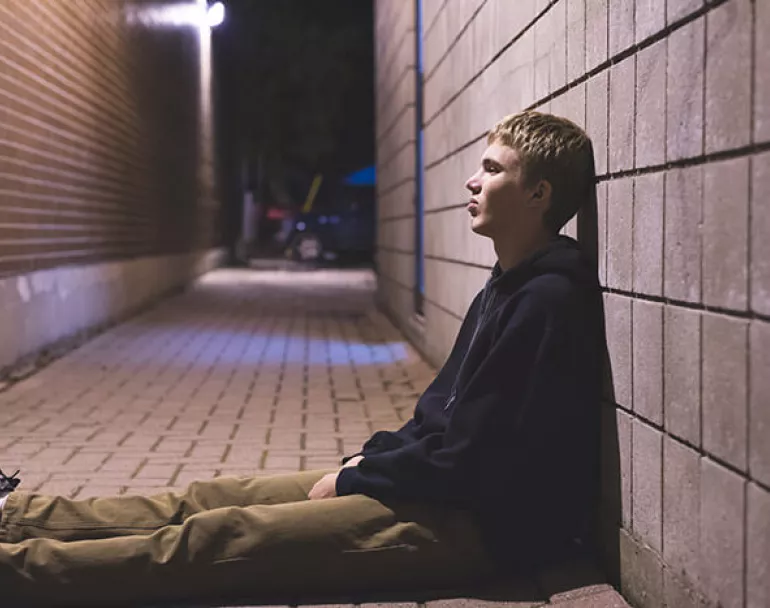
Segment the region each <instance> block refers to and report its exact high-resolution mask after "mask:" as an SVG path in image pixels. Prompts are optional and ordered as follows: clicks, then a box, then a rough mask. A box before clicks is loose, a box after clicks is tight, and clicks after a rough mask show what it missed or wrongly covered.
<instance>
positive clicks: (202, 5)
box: [125, 0, 225, 29]
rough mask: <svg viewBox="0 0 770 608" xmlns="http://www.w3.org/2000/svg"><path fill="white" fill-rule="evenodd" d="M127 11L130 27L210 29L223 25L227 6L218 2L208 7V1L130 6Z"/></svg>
mask: <svg viewBox="0 0 770 608" xmlns="http://www.w3.org/2000/svg"><path fill="white" fill-rule="evenodd" d="M125 10H126V12H125V18H126V21H127V22H128V23H129V24H130V25H143V26H146V27H153V28H169V27H170V28H176V27H186V26H190V27H197V28H200V29H208V28H213V27H217V26H218V25H221V24H222V23H223V22H224V20H225V5H224V4H222V3H221V2H216V3H215V4H212V5H211V6H208V2H206V0H197V2H194V3H179V4H169V5H166V6H131V5H129V6H128V7H127V8H126V9H125Z"/></svg>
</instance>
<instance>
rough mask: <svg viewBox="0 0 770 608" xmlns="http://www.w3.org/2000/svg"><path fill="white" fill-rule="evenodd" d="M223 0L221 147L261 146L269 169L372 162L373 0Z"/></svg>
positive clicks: (240, 151) (233, 151) (338, 168)
mask: <svg viewBox="0 0 770 608" xmlns="http://www.w3.org/2000/svg"><path fill="white" fill-rule="evenodd" d="M225 5H226V9H227V18H226V21H225V23H224V24H223V25H221V26H220V27H219V28H217V29H216V30H215V32H214V61H215V71H216V77H217V79H218V107H219V119H220V140H221V141H220V143H221V145H222V146H224V147H225V148H228V149H227V150H226V155H227V156H234V157H240V158H243V156H244V155H246V156H249V157H254V156H256V155H258V154H261V155H262V156H263V157H266V162H267V163H268V165H269V166H270V167H271V168H272V169H274V170H279V171H280V170H291V171H294V170H301V171H306V172H310V173H313V172H316V171H321V172H324V173H325V174H328V175H344V174H346V173H349V172H351V171H355V170H356V169H359V168H361V167H364V166H366V165H369V164H372V163H373V161H374V133H373V131H374V107H373V106H374V94H373V88H374V85H373V79H374V67H373V23H372V21H373V15H372V2H371V0H226V1H225ZM223 151H224V150H223ZM232 160H233V159H232V158H231V159H230V161H232Z"/></svg>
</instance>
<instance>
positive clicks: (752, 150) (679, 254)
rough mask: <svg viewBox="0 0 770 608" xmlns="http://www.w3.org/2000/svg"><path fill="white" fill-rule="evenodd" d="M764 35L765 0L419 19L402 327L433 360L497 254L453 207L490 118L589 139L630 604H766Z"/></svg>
mask: <svg viewBox="0 0 770 608" xmlns="http://www.w3.org/2000/svg"><path fill="white" fill-rule="evenodd" d="M394 4H398V6H399V7H403V9H402V10H403V11H404V13H405V14H410V10H413V7H412V9H409V8H408V7H407V5H411V4H412V3H411V2H409V3H392V2H389V1H388V0H379V1H378V2H377V14H378V22H377V38H378V43H377V44H378V48H379V50H380V51H381V53H380V54H378V58H379V61H383V60H384V57H385V56H386V49H391V51H390V53H389V54H390V56H392V57H396V56H397V55H396V50H397V49H399V47H403V46H410V47H411V46H412V42H411V41H410V42H409V43H405V42H404V41H403V38H404V36H405V35H406V34H404V32H405V31H408V29H409V28H401V29H398V34H396V30H395V29H393V28H395V27H396V24H397V23H398V21H397V20H396V19H395V18H386V15H388V14H389V13H388V12H389V11H393V10H394V8H393V5H394ZM768 32H770V4H769V3H767V2H765V1H764V0H710V1H707V0H550V1H549V0H517V1H516V2H515V3H514V2H510V1H509V0H423V28H422V30H421V32H419V34H418V33H417V32H415V34H414V35H421V36H422V39H423V44H424V48H425V55H424V57H425V78H424V87H425V88H424V107H425V113H424V125H423V126H424V129H425V169H424V179H425V199H424V200H425V214H424V223H425V230H424V235H425V256H424V257H425V272H426V301H425V311H424V312H425V314H424V320H423V321H422V322H421V324H419V327H420V328H421V330H420V331H419V332H415V335H416V338H415V342H416V344H417V345H418V346H420V347H421V348H422V350H423V351H424V352H426V353H427V354H428V355H429V356H430V357H431V359H432V360H433V361H434V363H436V364H437V365H440V364H441V363H442V362H443V359H444V357H445V356H446V354H447V353H448V349H449V347H450V345H451V343H452V340H453V339H454V336H455V334H456V332H457V329H458V326H459V323H460V319H461V317H462V314H463V313H464V311H465V308H466V306H467V305H468V303H469V302H470V299H471V297H472V296H473V294H474V293H475V292H476V291H477V290H478V289H479V288H480V287H481V286H482V284H483V281H484V280H485V278H486V276H487V273H488V270H489V268H490V267H491V265H492V263H493V262H494V254H493V252H492V250H491V247H490V244H489V243H488V242H485V241H484V240H483V239H481V238H480V237H477V236H475V235H473V234H472V233H471V232H470V230H469V227H468V218H467V215H466V212H465V210H464V209H463V206H464V203H463V201H464V200H465V197H466V194H465V191H464V189H463V183H464V181H465V179H466V177H467V176H468V175H470V174H471V173H472V172H473V171H475V169H476V167H477V164H478V160H479V157H480V154H481V152H482V150H483V149H484V147H485V139H484V138H485V134H486V131H487V129H488V128H489V127H490V126H491V125H492V124H493V123H494V121H495V120H497V119H498V118H500V117H501V116H503V115H505V114H508V113H512V112H516V111H519V110H523V109H525V108H535V109H539V110H543V111H550V112H553V113H556V114H560V115H563V116H566V117H568V118H570V119H572V120H574V121H575V122H577V123H578V124H580V125H582V126H584V127H585V128H586V130H587V131H588V133H589V134H590V135H591V137H592V139H593V142H594V147H595V152H596V161H597V171H598V174H599V185H598V209H597V218H596V219H595V220H592V221H594V223H595V224H596V225H595V226H593V227H592V228H593V229H592V230H588V231H586V232H583V231H582V230H581V233H580V235H579V236H580V238H582V239H583V240H585V239H586V238H587V235H590V236H591V238H592V239H593V240H594V241H596V242H595V243H588V245H590V246H597V247H598V253H599V274H600V279H601V282H602V285H603V286H604V290H605V313H606V322H607V337H608V348H609V354H610V359H611V367H612V391H608V395H607V403H606V404H605V405H606V407H605V413H606V416H605V423H606V424H605V427H604V433H605V443H606V444H607V446H608V447H607V449H606V450H605V466H604V467H603V468H604V470H605V480H604V487H605V495H604V497H603V505H602V507H603V509H602V521H603V523H604V527H605V528H606V529H605V531H604V532H605V534H604V544H605V549H606V550H607V553H608V556H609V557H610V561H612V562H614V565H615V566H616V567H618V568H619V571H618V572H617V573H616V574H617V576H618V582H619V584H620V586H621V590H622V591H623V592H624V594H625V595H626V597H627V598H628V599H629V600H630V601H631V603H633V604H634V605H636V606H640V607H645V608H646V607H659V606H670V607H676V608H680V607H682V608H689V607H690V606H717V605H720V606H725V607H728V606H729V607H741V608H742V607H746V608H748V607H751V608H759V607H763V606H768V605H770V526H768V521H770V519H768V518H769V517H770V448H768V445H770V442H768V437H770V413H769V412H770V409H768V407H767V405H768V400H769V399H770V384H769V383H768V381H767V374H766V371H765V370H767V369H770V366H769V364H770V262H768V260H770V245H768V239H767V235H768V234H770V212H768V211H767V209H768V208H770V207H768V205H767V204H766V198H767V196H766V194H765V193H766V192H767V191H768V189H770V77H768V75H770V34H768ZM380 65H381V64H380V63H378V68H379V66H380ZM403 65H404V66H408V62H404V63H403ZM390 74H392V73H391V72H386V71H381V72H378V103H379V107H378V116H381V115H384V114H387V113H394V112H396V111H397V108H396V107H395V106H394V107H391V104H401V105H402V106H403V105H406V104H408V103H410V101H408V99H407V98H400V97H396V96H394V95H389V94H388V91H391V90H395V82H396V81H395V77H394V76H391V75H390ZM406 78H407V79H408V76H407V77H406ZM410 86H411V85H410ZM396 100H397V101H396ZM378 128H379V125H378ZM403 137H404V138H405V139H408V138H409V134H408V133H407V132H406V131H404V135H403ZM412 137H413V135H412ZM378 145H379V149H381V147H382V144H381V142H380V143H379V144H378ZM378 161H379V159H378ZM409 166H411V165H409ZM409 178H411V174H410V175H408V176H407V175H405V176H404V179H405V180H406V181H405V183H407V184H409V183H411V182H410V181H409ZM405 193H407V194H408V196H409V197H411V196H412V192H411V191H408V190H407V189H405ZM379 203H380V214H381V217H382V216H385V215H387V214H389V213H393V214H394V215H397V214H399V213H400V214H402V215H404V216H407V215H408V213H409V212H410V209H411V208H410V207H409V205H410V203H411V198H407V197H405V196H391V197H390V198H386V197H383V196H382V195H381V196H380V198H379ZM397 208H401V209H402V211H396V209H397ZM401 221H402V224H401V229H403V230H404V231H408V230H409V227H410V226H411V225H412V224H410V220H408V219H406V217H405V219H403V220H401ZM579 224H580V223H579V222H572V223H571V224H570V225H569V226H568V227H567V228H566V230H565V232H567V233H569V234H572V235H578V225H579ZM394 233H395V230H391V232H390V233H389V234H394ZM388 238H393V237H388ZM401 238H404V239H406V237H403V236H402V237H401ZM381 245H382V244H381ZM382 255H383V254H381V257H382ZM403 257H404V258H405V259H406V261H405V262H404V263H403V265H401V266H399V268H401V269H402V272H403V276H404V277H410V276H412V275H410V274H409V272H410V271H409V268H410V264H411V263H412V261H413V254H407V253H405V254H403ZM387 259H388V260H389V264H392V265H393V266H395V265H396V263H395V261H392V260H395V259H396V258H395V256H394V257H392V258H391V257H390V254H388V256H387ZM398 293H399V291H398V290H397V289H395V288H394V287H393V285H392V283H391V282H389V281H388V280H381V283H380V294H381V301H382V302H383V303H384V304H385V306H386V307H388V310H389V311H390V313H391V315H392V316H393V317H394V318H396V319H397V320H398V321H399V322H400V323H401V325H402V326H403V327H414V326H415V325H416V324H415V323H414V322H413V321H411V319H412V318H413V317H414V314H413V308H412V307H411V305H410V302H409V301H408V299H406V298H404V299H401V300H399V298H400V296H399V295H398Z"/></svg>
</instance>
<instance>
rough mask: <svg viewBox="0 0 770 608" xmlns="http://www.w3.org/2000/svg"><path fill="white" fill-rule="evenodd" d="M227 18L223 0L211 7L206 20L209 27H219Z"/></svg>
mask: <svg viewBox="0 0 770 608" xmlns="http://www.w3.org/2000/svg"><path fill="white" fill-rule="evenodd" d="M224 20H225V5H224V4H222V3H221V2H216V3H215V4H212V5H211V6H210V7H209V10H208V11H207V13H206V22H207V23H208V26H209V27H217V26H218V25H222V23H223V22H224Z"/></svg>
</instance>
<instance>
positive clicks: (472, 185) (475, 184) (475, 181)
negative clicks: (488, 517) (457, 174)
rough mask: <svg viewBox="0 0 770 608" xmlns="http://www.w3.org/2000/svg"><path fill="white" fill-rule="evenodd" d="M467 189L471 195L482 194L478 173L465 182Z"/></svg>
mask: <svg viewBox="0 0 770 608" xmlns="http://www.w3.org/2000/svg"><path fill="white" fill-rule="evenodd" d="M465 187H466V188H467V189H468V190H470V191H471V194H478V193H479V192H481V183H480V182H479V174H478V171H477V172H476V173H474V174H473V175H471V176H470V177H469V178H468V181H466V182H465Z"/></svg>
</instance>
